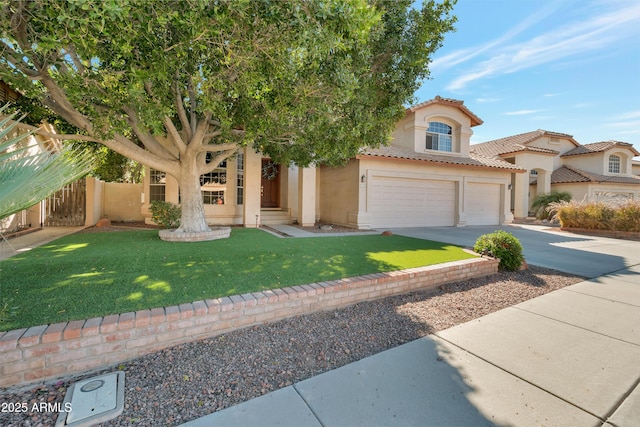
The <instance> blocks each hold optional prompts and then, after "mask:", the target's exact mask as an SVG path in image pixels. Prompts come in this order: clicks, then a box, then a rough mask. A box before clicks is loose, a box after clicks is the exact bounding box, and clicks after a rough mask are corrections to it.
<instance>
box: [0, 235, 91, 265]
mask: <svg viewBox="0 0 640 427" xmlns="http://www.w3.org/2000/svg"><path fill="white" fill-rule="evenodd" d="M83 228H85V227H44V228H42V229H40V230H37V231H34V232H32V233H29V234H25V235H23V236H20V237H15V238H13V239H8V240H3V239H2V238H0V261H2V260H3V259H6V258H9V257H12V256H14V255H17V254H20V253H22V252H25V251H29V250H31V249H33V248H35V247H38V246H41V245H45V244H47V243H49V242H51V241H52V240H55V239H58V238H60V237H63V236H66V235H68V234H73V233H76V232H78V231H80V230H82V229H83Z"/></svg>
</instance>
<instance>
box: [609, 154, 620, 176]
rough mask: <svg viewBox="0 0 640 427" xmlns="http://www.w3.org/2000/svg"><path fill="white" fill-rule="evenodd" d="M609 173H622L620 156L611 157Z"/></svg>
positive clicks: (613, 155)
mask: <svg viewBox="0 0 640 427" xmlns="http://www.w3.org/2000/svg"><path fill="white" fill-rule="evenodd" d="M609 173H620V156H616V155H615V154H612V155H610V156H609Z"/></svg>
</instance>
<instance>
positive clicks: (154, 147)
mask: <svg viewBox="0 0 640 427" xmlns="http://www.w3.org/2000/svg"><path fill="white" fill-rule="evenodd" d="M122 111H124V112H125V113H126V117H125V120H126V121H127V123H129V126H131V130H133V133H135V134H136V136H137V137H138V138H139V139H140V142H142V144H143V145H144V146H145V148H146V149H147V150H149V152H151V153H154V154H155V155H157V156H158V157H162V158H166V159H175V158H176V156H175V154H174V153H172V152H171V151H169V150H168V149H167V148H166V147H164V146H163V145H162V144H160V143H159V142H158V141H157V140H156V139H155V138H154V137H153V136H152V135H151V134H149V132H146V131H144V130H142V129H140V127H139V126H138V117H137V115H136V113H135V111H134V110H133V109H132V108H130V107H123V108H122Z"/></svg>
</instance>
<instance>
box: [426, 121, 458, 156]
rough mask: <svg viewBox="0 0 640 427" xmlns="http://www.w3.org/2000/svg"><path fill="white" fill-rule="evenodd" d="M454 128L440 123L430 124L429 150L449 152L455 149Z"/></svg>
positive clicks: (428, 133)
mask: <svg viewBox="0 0 640 427" xmlns="http://www.w3.org/2000/svg"><path fill="white" fill-rule="evenodd" d="M452 134H453V128H452V127H451V126H449V125H446V124H444V123H440V122H429V128H428V129H427V140H426V144H425V148H426V149H427V150H437V151H448V152H451V151H452V149H453V137H452Z"/></svg>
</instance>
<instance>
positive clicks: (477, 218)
mask: <svg viewBox="0 0 640 427" xmlns="http://www.w3.org/2000/svg"><path fill="white" fill-rule="evenodd" d="M465 195H466V196H465V197H466V209H465V211H466V213H467V224H468V225H498V224H499V222H500V184H487V183H468V184H467V188H466V191H465Z"/></svg>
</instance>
